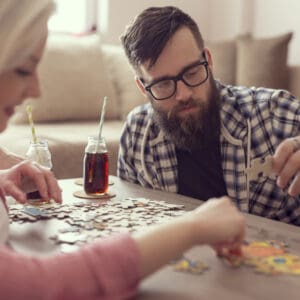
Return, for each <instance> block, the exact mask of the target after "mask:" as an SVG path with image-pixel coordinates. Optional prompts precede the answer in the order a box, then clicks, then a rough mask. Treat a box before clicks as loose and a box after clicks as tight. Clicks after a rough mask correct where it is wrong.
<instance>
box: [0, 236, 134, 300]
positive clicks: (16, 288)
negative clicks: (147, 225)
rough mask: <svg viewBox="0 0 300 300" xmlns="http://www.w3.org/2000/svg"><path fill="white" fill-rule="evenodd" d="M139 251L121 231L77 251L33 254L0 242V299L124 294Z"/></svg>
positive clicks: (130, 288) (65, 299)
mask: <svg viewBox="0 0 300 300" xmlns="http://www.w3.org/2000/svg"><path fill="white" fill-rule="evenodd" d="M138 260H139V254H138V249H137V247H136V244H135V243H134V241H133V239H132V238H131V237H130V236H129V235H127V234H125V235H118V236H115V237H110V238H107V239H102V240H100V241H98V242H96V243H94V244H92V245H88V246H86V247H83V248H82V249H80V250H79V251H78V252H74V253H69V254H61V255H56V256H52V257H49V258H33V257H28V256H24V255H22V254H18V253H15V252H13V251H12V250H10V249H8V248H6V247H5V246H1V247H0V299H10V300H16V299H22V300H23V299H31V300H34V299H38V300H43V299H55V300H58V299H59V300H69V299H70V300H77V299H80V300H82V299H84V300H94V299H128V298H130V297H132V296H133V295H134V294H135V293H136V289H137V286H138V283H139V274H138Z"/></svg>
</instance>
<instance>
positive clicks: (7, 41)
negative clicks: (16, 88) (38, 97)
mask: <svg viewBox="0 0 300 300" xmlns="http://www.w3.org/2000/svg"><path fill="white" fill-rule="evenodd" d="M54 7H55V6H54V3H53V1H52V0H21V1H20V0H1V1H0V74H1V73H4V72H6V71H9V70H13V69H14V68H16V67H18V66H20V65H21V64H22V63H23V62H24V60H25V59H26V58H27V57H28V56H30V54H31V52H32V51H33V50H34V49H35V47H36V46H37V44H38V43H39V41H41V39H42V38H43V37H44V35H45V34H46V32H47V22H48V18H49V16H50V15H51V14H52V12H53V10H54Z"/></svg>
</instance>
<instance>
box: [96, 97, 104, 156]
mask: <svg viewBox="0 0 300 300" xmlns="http://www.w3.org/2000/svg"><path fill="white" fill-rule="evenodd" d="M106 101H107V96H105V97H104V99H103V103H102V110H101V116H100V122H99V133H98V141H97V144H96V150H95V151H96V153H97V152H98V148H99V142H100V139H101V138H102V127H103V122H104V116H105V108H106Z"/></svg>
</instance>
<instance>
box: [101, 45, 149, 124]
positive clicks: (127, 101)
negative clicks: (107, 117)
mask: <svg viewBox="0 0 300 300" xmlns="http://www.w3.org/2000/svg"><path fill="white" fill-rule="evenodd" d="M102 50H103V57H104V60H105V62H106V65H107V66H108V70H109V74H110V76H111V77H112V81H113V83H114V85H115V89H116V91H117V93H118V99H119V102H118V105H119V110H120V117H121V118H122V119H125V118H126V116H127V114H128V113H129V112H130V111H131V110H132V109H133V108H134V107H136V106H138V105H141V104H143V103H145V101H146V99H145V97H144V96H143V95H142V94H141V92H140V90H139V89H138V87H137V85H136V83H135V79H134V76H135V74H134V71H133V69H132V67H131V66H130V64H129V62H128V60H127V58H126V55H125V53H124V51H123V49H122V47H120V46H117V45H105V46H103V48H102Z"/></svg>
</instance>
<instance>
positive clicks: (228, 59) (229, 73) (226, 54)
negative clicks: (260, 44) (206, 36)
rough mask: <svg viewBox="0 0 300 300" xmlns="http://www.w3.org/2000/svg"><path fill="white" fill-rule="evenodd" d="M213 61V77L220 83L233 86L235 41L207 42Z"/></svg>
mask: <svg viewBox="0 0 300 300" xmlns="http://www.w3.org/2000/svg"><path fill="white" fill-rule="evenodd" d="M206 46H207V48H208V49H209V50H210V52H211V55H212V61H213V74H214V77H215V78H216V79H218V80H220V81H221V82H222V83H226V84H235V72H236V41H235V40H228V41H222V42H207V43H206Z"/></svg>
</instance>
